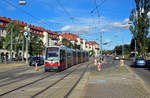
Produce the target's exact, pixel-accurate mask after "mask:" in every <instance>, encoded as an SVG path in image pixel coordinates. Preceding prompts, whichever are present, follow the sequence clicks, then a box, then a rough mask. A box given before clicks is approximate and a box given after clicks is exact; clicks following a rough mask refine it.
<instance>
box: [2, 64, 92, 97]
mask: <svg viewBox="0 0 150 98" xmlns="http://www.w3.org/2000/svg"><path fill="white" fill-rule="evenodd" d="M87 63H89V62H87ZM82 65H83V64H79V65H78V66H76V68H74V69H72V70H70V71H69V72H67V74H65V73H64V71H62V72H59V73H58V74H57V75H56V73H53V74H48V75H46V76H44V77H42V78H39V79H36V80H34V81H32V82H30V83H26V84H24V85H21V86H19V87H16V88H14V89H11V90H8V91H6V92H4V93H1V94H0V97H4V98H5V96H10V95H12V94H14V93H16V92H17V91H19V90H20V89H26V87H27V88H29V87H32V86H33V87H34V85H35V84H37V82H39V81H41V82H42V80H43V81H44V80H46V79H47V78H50V77H53V76H55V77H57V76H61V75H63V77H62V76H61V77H60V78H59V79H58V80H57V81H54V82H53V83H51V84H50V85H48V86H46V87H44V89H42V90H40V91H38V92H35V93H32V95H30V97H31V98H35V97H37V96H39V95H40V94H42V93H43V92H45V91H46V90H48V89H49V88H52V87H53V86H55V85H56V84H57V83H59V82H60V81H62V80H63V79H65V78H66V77H67V76H69V75H70V74H71V73H73V72H74V71H75V70H77V69H78V68H79V67H80V66H82ZM88 65H89V64H88ZM87 68H88V67H87ZM87 68H86V69H87ZM69 69H70V68H69ZM86 69H85V70H84V72H83V73H82V75H81V77H80V78H79V80H78V81H77V82H76V83H75V85H74V86H73V87H72V88H71V89H70V91H69V92H68V93H67V94H66V98H67V96H68V95H69V94H70V93H71V92H72V91H73V89H74V88H75V87H76V85H77V84H78V83H79V81H80V80H81V78H82V77H83V75H84V73H85V72H86ZM62 73H63V74H62ZM64 74H65V75H64ZM47 80H48V79H47ZM50 82H51V80H50ZM39 84H40V83H39ZM5 86H6V84H5Z"/></svg>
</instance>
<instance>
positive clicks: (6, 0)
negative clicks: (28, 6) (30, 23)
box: [3, 0, 60, 27]
mask: <svg viewBox="0 0 150 98" xmlns="http://www.w3.org/2000/svg"><path fill="white" fill-rule="evenodd" d="M3 1H4V2H6V3H7V4H9V5H11V6H13V7H14V8H16V9H19V10H20V11H21V12H23V13H25V14H27V15H29V16H31V17H32V18H34V19H36V20H41V19H40V18H39V17H36V16H33V15H32V14H30V13H29V12H27V11H25V10H23V9H21V8H19V7H17V6H15V5H14V4H12V3H10V2H9V1H8V0H3ZM55 23H56V24H60V23H57V22H55ZM41 24H45V25H47V26H49V27H50V26H51V25H50V24H48V23H47V22H42V23H41Z"/></svg>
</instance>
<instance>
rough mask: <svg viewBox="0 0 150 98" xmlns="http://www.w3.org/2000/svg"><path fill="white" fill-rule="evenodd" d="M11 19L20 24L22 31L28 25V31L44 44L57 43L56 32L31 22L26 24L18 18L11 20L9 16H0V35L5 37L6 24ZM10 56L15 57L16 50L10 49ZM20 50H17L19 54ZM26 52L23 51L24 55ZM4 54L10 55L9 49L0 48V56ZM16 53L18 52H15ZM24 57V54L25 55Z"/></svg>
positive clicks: (20, 53)
mask: <svg viewBox="0 0 150 98" xmlns="http://www.w3.org/2000/svg"><path fill="white" fill-rule="evenodd" d="M11 21H13V22H14V23H17V24H19V25H20V27H21V30H23V31H24V27H26V26H28V27H29V28H30V33H31V34H32V35H37V36H38V37H39V38H40V39H41V40H42V41H43V43H44V46H50V45H55V44H56V43H57V40H58V33H57V32H52V31H50V30H46V29H44V28H42V27H37V26H34V25H31V24H27V23H24V22H22V21H19V20H11V19H10V18H6V17H0V36H3V37H5V36H6V33H7V32H6V27H7V25H8V23H9V22H11ZM12 54H13V55H12V56H13V58H15V55H16V52H15V51H12ZM22 54H23V53H22V51H19V55H21V56H22ZM25 54H26V52H25V53H24V55H25ZM3 55H4V56H5V55H8V58H9V56H10V51H7V50H5V49H4V47H3V49H0V57H2V56H3ZM17 55H18V54H17ZM25 57H26V55H25Z"/></svg>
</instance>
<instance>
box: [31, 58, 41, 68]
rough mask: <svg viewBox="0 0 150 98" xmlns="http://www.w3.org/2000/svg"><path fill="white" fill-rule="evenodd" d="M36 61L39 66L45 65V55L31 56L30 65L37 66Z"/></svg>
mask: <svg viewBox="0 0 150 98" xmlns="http://www.w3.org/2000/svg"><path fill="white" fill-rule="evenodd" d="M36 63H37V65H38V66H40V65H44V58H43V57H31V59H30V62H29V65H30V66H35V64H36Z"/></svg>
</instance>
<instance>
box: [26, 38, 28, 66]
mask: <svg viewBox="0 0 150 98" xmlns="http://www.w3.org/2000/svg"><path fill="white" fill-rule="evenodd" d="M26 63H27V64H28V38H26Z"/></svg>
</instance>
